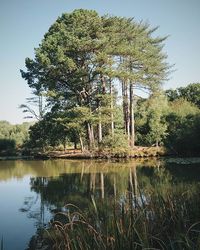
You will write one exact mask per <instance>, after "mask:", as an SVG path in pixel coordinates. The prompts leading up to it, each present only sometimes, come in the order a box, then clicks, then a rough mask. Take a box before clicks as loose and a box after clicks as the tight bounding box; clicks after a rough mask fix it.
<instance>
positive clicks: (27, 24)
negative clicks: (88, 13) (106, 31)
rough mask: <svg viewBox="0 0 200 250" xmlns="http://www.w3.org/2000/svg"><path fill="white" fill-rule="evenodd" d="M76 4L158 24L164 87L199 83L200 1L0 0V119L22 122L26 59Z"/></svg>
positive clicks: (26, 89)
mask: <svg viewBox="0 0 200 250" xmlns="http://www.w3.org/2000/svg"><path fill="white" fill-rule="evenodd" d="M80 8H81V9H93V10H96V11H97V12H98V13H99V14H100V15H104V14H110V15H117V16H124V17H134V18H135V20H136V21H141V20H144V21H147V22H149V24H150V26H151V27H155V26H159V29H158V30H157V31H156V35H158V36H161V37H162V36H166V35H167V36H169V37H168V39H167V40H166V41H165V46H164V48H163V50H164V52H165V53H166V54H167V55H168V58H167V62H168V63H169V64H174V67H173V72H172V73H171V75H170V77H169V80H168V81H166V82H165V84H164V89H169V88H177V87H181V86H183V87H184V86H186V85H188V84H189V83H194V82H200V67H199V66H200V61H199V59H200V28H199V26H200V14H199V11H200V0H101V1H100V0H0V120H7V121H9V122H10V123H12V124H16V123H22V122H24V121H26V120H25V119H24V118H23V117H24V114H23V112H22V110H21V109H19V105H20V104H22V103H26V98H27V97H30V96H31V89H30V88H29V87H28V85H27V83H26V81H25V80H24V79H22V77H21V74H20V69H24V70H25V65H24V61H25V58H26V57H30V58H34V48H37V47H38V45H39V44H40V42H41V40H42V38H43V36H44V34H45V33H46V32H47V31H48V29H49V27H50V26H51V25H52V24H53V23H54V22H55V21H56V19H57V17H58V16H60V15H61V14H62V13H65V12H72V11H73V10H74V9H80Z"/></svg>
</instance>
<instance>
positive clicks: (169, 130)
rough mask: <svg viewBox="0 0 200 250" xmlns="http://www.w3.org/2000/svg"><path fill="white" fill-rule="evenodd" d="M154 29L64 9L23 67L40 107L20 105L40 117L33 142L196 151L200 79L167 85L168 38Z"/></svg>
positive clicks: (33, 144)
mask: <svg viewBox="0 0 200 250" xmlns="http://www.w3.org/2000/svg"><path fill="white" fill-rule="evenodd" d="M156 30H157V28H151V27H150V25H149V24H147V23H144V22H139V23H137V22H136V21H135V20H134V19H133V18H123V17H117V16H108V15H106V16H99V15H98V14H97V13H96V12H95V11H92V10H82V9H81V10H75V11H74V12H72V13H65V14H63V15H62V16H61V17H59V18H58V19H57V20H56V22H55V23H54V24H53V25H52V26H51V27H50V28H49V30H48V32H47V33H46V34H45V35H44V39H43V40H42V42H41V44H40V45H39V47H38V48H36V49H35V57H34V59H30V58H26V69H27V70H26V71H23V70H21V74H22V77H23V78H24V79H25V80H26V81H27V83H28V85H29V87H30V88H31V89H32V90H33V93H34V95H35V98H34V104H35V103H36V102H37V104H38V111H39V112H38V114H37V113H36V112H35V111H33V110H32V109H31V108H30V107H29V106H28V105H22V107H24V108H25V110H24V111H25V112H27V111H28V112H31V113H32V114H33V115H34V116H35V117H36V118H37V119H38V120H39V122H37V123H36V124H35V125H34V126H32V127H31V129H30V140H29V144H27V145H28V146H29V147H36V148H37V147H38V148H42V149H44V150H45V149H46V148H48V147H49V146H53V147H54V146H57V145H60V144H62V145H63V147H64V148H66V145H67V144H69V143H73V144H74V147H75V148H76V147H77V146H78V147H80V148H81V150H82V151H83V150H85V149H87V150H96V149H97V150H102V149H104V150H105V149H106V148H120V147H121V148H124V149H127V150H128V149H130V148H133V147H134V146H135V145H144V146H150V145H155V146H158V145H167V146H168V147H170V148H172V150H173V151H174V152H182V153H184V152H195V153H198V141H197V138H198V126H199V119H198V118H199V106H198V105H199V99H198V98H199V96H198V94H196V93H197V92H198V91H199V84H198V83H197V84H192V85H189V86H188V88H179V89H177V90H174V91H173V90H169V91H167V92H166V93H164V92H163V91H162V87H161V86H162V83H163V82H164V81H165V80H166V78H167V75H168V73H169V71H170V67H171V66H170V65H168V64H167V62H166V58H167V56H166V55H165V54H164V53H163V51H162V48H163V42H164V41H165V39H166V38H161V37H154V32H155V31H156ZM137 89H140V90H144V91H146V92H148V98H146V99H144V98H141V97H138V96H137V95H136V93H137ZM44 104H45V106H44ZM46 110H48V112H46V113H45V111H46ZM191 139H192V142H191ZM192 145H193V146H192Z"/></svg>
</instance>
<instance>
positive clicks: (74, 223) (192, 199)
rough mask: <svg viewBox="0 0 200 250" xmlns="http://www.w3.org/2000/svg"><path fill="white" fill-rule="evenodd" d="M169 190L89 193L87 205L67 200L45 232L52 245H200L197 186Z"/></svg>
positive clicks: (53, 246)
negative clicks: (98, 197)
mask: <svg viewBox="0 0 200 250" xmlns="http://www.w3.org/2000/svg"><path fill="white" fill-rule="evenodd" d="M172 190H173V189H171V190H167V191H165V193H162V192H160V191H158V192H156V193H155V192H154V193H152V192H151V190H146V192H145V193H144V191H143V192H142V191H139V194H137V197H136V196H135V194H133V193H132V192H127V194H126V196H125V197H124V199H123V201H122V200H121V201H117V200H114V201H113V202H111V201H108V200H107V201H104V202H102V201H101V202H100V203H99V204H97V203H96V201H95V199H94V197H92V206H91V207H90V208H88V210H87V211H81V210H80V209H79V208H78V207H76V206H74V205H72V204H68V205H66V212H64V213H58V214H57V215H56V216H55V219H54V221H53V223H52V225H51V227H50V229H49V230H47V232H46V237H47V238H48V239H49V242H50V245H51V249H84V250H86V249H176V250H179V249H180V250H182V249H200V221H199V219H200V217H199V215H200V206H199V205H200V195H199V191H198V189H197V190H195V192H194V190H192V192H190V191H189V190H188V191H187V192H184V193H181V191H180V192H179V191H177V190H176V192H173V191H172Z"/></svg>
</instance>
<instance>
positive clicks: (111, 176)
mask: <svg viewBox="0 0 200 250" xmlns="http://www.w3.org/2000/svg"><path fill="white" fill-rule="evenodd" d="M177 179H178V177H176V176H175V175H174V176H172V174H171V173H170V171H169V169H168V168H165V167H164V166H163V165H162V164H157V165H156V166H154V167H146V166H139V167H138V166H137V165H136V164H132V165H128V167H126V168H121V169H120V168H118V170H116V169H111V171H109V168H103V166H102V168H101V169H99V168H98V169H94V168H92V167H91V166H84V165H82V168H81V171H79V172H76V171H74V173H73V172H70V173H67V174H62V175H60V176H57V177H33V178H31V180H30V186H31V191H34V192H35V193H36V194H37V199H35V200H34V199H31V198H27V199H25V204H24V206H23V209H24V210H23V209H22V210H21V211H23V212H27V215H28V217H30V218H35V219H36V220H37V228H41V227H44V226H45V222H46V223H47V222H48V221H49V220H50V219H51V218H52V217H53V216H54V215H55V214H56V213H57V212H59V211H66V208H65V207H64V206H65V205H66V204H69V203H72V204H74V205H76V206H78V207H79V208H80V209H81V210H82V211H85V212H86V213H88V212H89V211H91V209H92V207H93V205H92V202H91V197H94V200H95V203H96V206H97V207H98V211H99V216H100V217H101V218H104V219H105V218H107V219H108V220H109V218H110V216H112V211H113V206H115V205H117V206H118V207H119V209H123V207H124V208H125V209H126V204H129V205H130V204H131V205H132V206H133V208H134V209H137V207H138V208H139V207H140V208H141V207H145V206H146V205H148V203H149V204H150V203H151V199H152V197H154V199H155V198H156V195H155V194H158V193H159V194H161V195H162V197H167V195H169V194H173V195H174V194H176V195H177V194H181V193H183V192H185V191H187V192H188V190H190V191H191V195H192V192H193V191H195V190H196V188H197V186H195V187H194V185H193V187H192V186H191V185H190V183H189V182H182V181H179V182H178V181H177ZM35 203H37V206H35ZM35 207H37V209H35V210H34V208H35ZM128 207H129V206H127V208H128ZM47 217H48V218H47ZM91 219H92V217H91ZM93 219H94V220H95V218H93ZM107 219H106V220H107Z"/></svg>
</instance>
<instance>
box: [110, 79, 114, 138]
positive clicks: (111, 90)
mask: <svg viewBox="0 0 200 250" xmlns="http://www.w3.org/2000/svg"><path fill="white" fill-rule="evenodd" d="M110 109H111V135H112V137H114V115H113V88H112V81H111V80H110Z"/></svg>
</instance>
